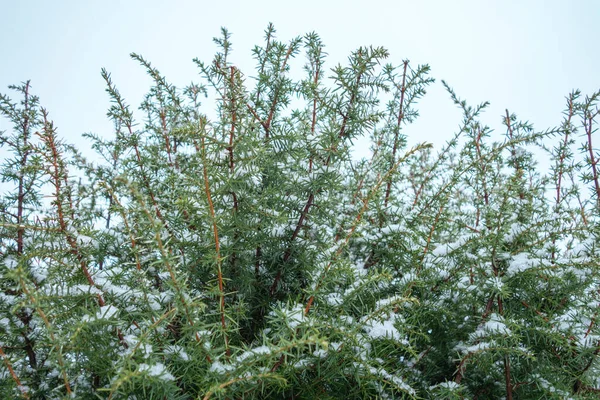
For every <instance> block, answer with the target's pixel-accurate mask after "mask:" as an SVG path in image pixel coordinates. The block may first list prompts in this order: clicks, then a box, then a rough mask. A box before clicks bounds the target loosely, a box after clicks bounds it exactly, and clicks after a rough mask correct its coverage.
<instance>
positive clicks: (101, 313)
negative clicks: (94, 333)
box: [96, 305, 119, 319]
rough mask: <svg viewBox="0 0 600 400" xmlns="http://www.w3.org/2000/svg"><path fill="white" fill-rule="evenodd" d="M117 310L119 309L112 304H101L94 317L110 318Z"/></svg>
mask: <svg viewBox="0 0 600 400" xmlns="http://www.w3.org/2000/svg"><path fill="white" fill-rule="evenodd" d="M118 312H119V309H118V308H117V307H115V306H113V305H108V306H102V307H100V310H98V312H97V313H96V318H98V319H102V318H104V319H110V318H112V317H114V316H115V314H117V313H118Z"/></svg>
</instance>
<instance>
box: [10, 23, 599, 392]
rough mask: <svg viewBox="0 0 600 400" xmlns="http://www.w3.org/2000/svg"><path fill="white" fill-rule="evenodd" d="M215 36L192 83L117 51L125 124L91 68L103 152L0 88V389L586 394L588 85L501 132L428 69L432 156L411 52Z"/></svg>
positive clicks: (592, 240)
mask: <svg viewBox="0 0 600 400" xmlns="http://www.w3.org/2000/svg"><path fill="white" fill-rule="evenodd" d="M215 43H216V45H217V46H218V52H217V54H216V56H215V58H214V59H213V60H211V61H209V62H202V61H200V60H194V62H195V63H196V64H197V66H198V68H199V71H200V75H201V78H202V84H194V83H192V84H190V85H189V86H188V87H186V88H184V89H180V88H177V87H175V86H173V85H172V84H170V83H169V82H168V81H167V80H166V78H165V77H164V76H163V75H161V73H160V72H159V71H158V70H157V69H156V68H155V67H154V66H153V65H151V64H150V62H148V61H147V60H145V59H144V58H142V56H140V55H137V54H132V55H131V56H132V58H133V59H134V60H135V61H136V62H138V63H140V64H141V66H142V67H143V68H144V69H145V70H146V72H147V73H148V74H149V76H150V77H151V78H152V80H153V86H152V87H151V88H150V90H149V92H148V94H147V96H146V97H145V99H144V101H143V102H142V104H141V106H140V108H139V111H140V112H139V113H136V114H139V115H138V116H137V117H136V116H134V112H133V110H132V108H131V106H130V105H129V104H128V103H127V102H126V100H125V99H124V98H123V97H122V96H121V94H120V93H119V91H118V89H117V85H116V83H115V82H113V80H112V78H111V76H110V74H109V73H108V72H107V71H105V70H102V77H103V78H104V80H105V81H106V92H107V94H108V98H109V99H110V102H111V105H110V108H109V110H108V117H109V118H110V119H111V120H112V121H113V122H114V127H115V132H114V136H112V137H111V138H108V137H98V136H94V135H91V134H90V135H87V136H88V138H89V140H90V143H91V148H92V149H93V151H95V153H96V156H95V158H94V161H90V160H91V159H88V158H86V157H89V156H90V154H91V153H89V152H88V153H86V154H83V153H80V152H78V151H77V150H76V149H74V148H73V147H72V146H69V145H67V144H66V143H65V142H64V141H62V140H61V139H60V138H59V136H58V134H57V132H56V129H55V127H54V125H53V123H52V121H51V120H50V117H49V114H48V112H47V111H46V110H44V109H43V108H42V107H41V106H40V103H39V100H38V98H37V97H35V96H34V95H32V94H31V87H30V85H29V82H27V83H24V84H22V85H20V86H11V87H10V89H11V90H12V91H13V92H16V94H17V96H18V99H19V100H17V101H13V100H11V99H10V98H9V97H8V96H6V95H1V97H0V112H1V113H2V115H3V117H5V118H6V119H7V120H9V121H10V122H11V123H12V125H13V128H12V129H11V130H10V131H9V132H3V133H2V134H1V135H0V143H1V144H2V146H3V149H2V151H3V153H2V154H3V155H4V158H3V160H2V165H1V170H0V176H1V177H2V181H3V188H5V189H6V190H4V192H3V194H2V196H1V198H0V209H1V216H0V356H1V358H2V364H1V367H0V376H1V377H2V379H1V380H0V398H6V399H8V398H28V399H60V398H67V397H69V398H82V399H96V398H109V399H120V398H126V399H216V398H223V399H225V398H227V399H234V398H235V399H242V398H244V399H250V398H271V399H281V398H286V399H315V398H319V399H327V398H332V399H333V398H339V399H364V398H407V399H409V398H414V399H422V398H432V399H433V398H435V399H487V398H489V399H498V398H506V399H515V398H519V399H540V398H546V399H551V398H556V399H563V398H573V399H595V398H597V396H598V393H599V392H600V361H599V359H600V356H599V354H598V353H599V352H600V327H599V324H598V319H599V318H600V316H599V315H598V311H599V304H600V292H599V282H600V277H599V267H598V266H599V265H600V248H599V246H600V242H599V235H600V218H599V217H600V214H599V211H600V208H599V199H600V186H599V178H598V166H597V160H598V156H599V154H598V152H597V150H596V148H595V147H594V146H593V139H594V135H595V134H596V131H597V128H596V127H597V126H598V114H599V111H598V99H599V96H600V92H597V93H594V94H592V95H591V96H587V97H585V96H583V95H582V94H580V93H579V92H578V91H575V92H573V93H571V94H570V95H569V96H568V97H567V104H566V108H565V113H564V116H563V119H562V122H561V123H560V125H559V126H558V127H557V128H554V129H550V130H546V131H538V130H535V129H534V128H533V127H532V126H531V125H530V124H528V123H527V122H522V121H520V120H519V119H518V118H517V116H516V115H514V114H512V113H510V112H509V111H506V114H505V115H503V116H502V117H501V120H500V121H499V122H501V123H502V124H503V125H504V127H503V128H502V130H503V131H505V132H506V135H505V136H504V137H497V138H495V140H493V139H492V129H491V128H490V127H488V126H485V125H483V124H482V122H481V121H480V116H481V113H483V112H484V111H485V109H486V107H487V103H484V104H481V105H477V106H471V105H468V104H467V103H466V102H465V101H463V100H461V99H460V98H459V97H458V95H457V94H455V93H454V92H453V90H452V89H451V88H450V87H449V86H448V85H446V84H445V83H444V84H445V85H446V88H447V90H448V93H449V95H450V98H451V100H452V101H453V102H454V103H455V104H456V106H457V107H458V108H460V109H461V110H462V113H463V120H462V122H461V124H460V128H459V130H458V132H456V135H455V136H454V138H453V139H452V140H451V141H449V142H448V143H447V144H446V146H445V147H443V148H442V149H440V150H439V151H437V152H436V151H434V150H433V149H432V147H431V146H430V145H429V144H426V143H423V144H420V145H417V146H415V147H413V148H408V147H407V140H406V135H407V134H408V133H409V132H410V125H411V123H413V122H414V121H415V120H416V118H418V111H417V103H418V101H419V99H420V98H422V96H424V95H425V93H426V89H427V87H428V85H430V84H431V83H432V82H433V79H432V78H431V77H430V75H429V67H428V66H427V65H419V66H415V65H413V64H411V63H409V61H404V62H402V63H400V64H399V65H392V64H386V62H387V61H386V60H387V58H388V52H387V51H386V50H385V49H384V48H381V47H361V48H359V49H358V50H356V51H355V52H353V53H352V54H351V55H350V57H349V58H348V61H347V63H346V64H344V65H338V66H335V67H333V68H329V67H326V66H325V59H326V55H327V54H326V52H325V48H324V45H323V44H322V43H321V40H320V38H319V37H318V36H317V35H316V34H312V33H311V34H308V35H306V36H304V37H298V38H294V39H292V40H290V41H288V42H281V41H279V40H278V39H277V38H276V36H275V29H274V28H273V27H272V26H269V27H268V28H267V30H266V37H265V44H264V45H263V46H262V47H260V46H257V47H255V48H254V50H253V55H254V58H255V60H256V64H257V66H256V71H254V72H253V73H251V74H245V73H244V72H243V71H240V70H239V69H238V68H237V67H236V66H235V65H234V64H232V63H231V62H230V59H229V54H230V52H231V42H230V35H229V33H228V32H227V31H226V30H223V32H222V36H221V37H220V38H218V39H215ZM301 63H304V68H303V70H299V69H298V70H296V69H295V68H292V66H298V65H301ZM202 102H204V103H208V106H205V105H203V104H202ZM136 118H137V119H136ZM361 137H368V138H370V139H371V146H372V147H371V150H372V157H371V158H370V159H368V160H358V161H357V160H355V159H354V158H353V157H352V149H353V145H354V143H355V142H356V140H357V139H359V138H361ZM578 144H581V147H579V148H578V147H577V145H578ZM540 157H543V158H544V161H545V162H546V163H547V164H548V165H549V166H550V168H549V169H548V170H547V171H546V170H543V169H542V168H541V167H540V166H539V165H538V164H537V162H536V159H539V158H540Z"/></svg>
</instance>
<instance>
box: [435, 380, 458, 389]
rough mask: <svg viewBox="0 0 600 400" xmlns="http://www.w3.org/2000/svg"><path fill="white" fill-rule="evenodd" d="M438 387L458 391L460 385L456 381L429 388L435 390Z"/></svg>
mask: <svg viewBox="0 0 600 400" xmlns="http://www.w3.org/2000/svg"><path fill="white" fill-rule="evenodd" d="M438 387H441V388H445V389H450V390H455V389H458V388H459V387H460V385H459V384H458V383H456V382H454V381H447V382H442V383H438V384H437V385H433V386H429V390H433V389H435V388H438Z"/></svg>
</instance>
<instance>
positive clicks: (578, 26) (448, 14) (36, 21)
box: [0, 0, 600, 148]
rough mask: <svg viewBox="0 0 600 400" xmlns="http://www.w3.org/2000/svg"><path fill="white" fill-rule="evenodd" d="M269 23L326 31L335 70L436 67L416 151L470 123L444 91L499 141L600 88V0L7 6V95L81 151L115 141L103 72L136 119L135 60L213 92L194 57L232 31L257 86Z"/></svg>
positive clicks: (295, 30) (240, 61)
mask: <svg viewBox="0 0 600 400" xmlns="http://www.w3.org/2000/svg"><path fill="white" fill-rule="evenodd" d="M269 22H273V23H274V25H275V28H276V29H277V31H278V33H277V35H278V38H279V39H280V40H285V41H287V40H288V39H291V38H292V37H295V36H298V35H304V34H305V33H308V32H311V31H315V32H317V33H318V34H319V35H320V36H321V38H322V40H323V42H324V44H325V45H326V51H327V52H328V53H329V59H328V60H329V61H328V62H327V65H326V66H327V67H328V68H331V67H333V66H334V65H335V64H337V63H338V62H342V63H343V62H345V61H346V57H347V56H348V55H349V53H350V52H351V51H352V50H354V49H356V48H358V47H359V46H364V45H381V46H384V47H386V48H387V49H388V50H389V52H390V58H389V59H388V61H389V62H391V63H393V64H400V63H401V62H402V60H404V59H409V60H410V61H411V63H413V65H415V66H416V64H423V63H427V64H429V65H430V66H431V75H432V76H433V77H434V78H436V80H437V82H436V83H435V84H434V85H433V86H432V87H430V89H429V91H428V94H427V95H426V96H425V98H424V99H423V100H422V101H421V103H420V104H421V105H420V107H419V109H420V112H421V117H420V119H419V121H418V123H416V124H414V125H412V126H410V127H409V128H408V129H406V130H405V134H407V135H408V136H409V140H410V141H411V142H413V143H414V142H416V141H422V140H426V141H431V142H433V143H434V144H436V145H437V146H438V147H439V145H440V144H442V143H443V142H444V141H445V140H446V139H448V138H450V137H451V136H452V134H453V133H454V132H456V130H457V127H458V126H459V124H460V121H461V117H460V112H459V111H458V110H457V109H456V108H455V106H454V105H453V104H452V103H451V101H450V99H449V96H448V94H447V93H446V92H445V91H444V89H443V87H442V85H441V79H444V80H446V81H447V82H448V83H449V84H450V86H452V87H453V88H454V89H455V91H456V92H457V94H458V95H459V96H460V97H461V98H464V99H466V100H467V101H468V102H469V103H470V104H473V105H474V104H477V103H480V102H483V101H486V100H487V101H490V102H491V107H490V109H489V110H488V111H487V112H486V114H485V116H484V118H483V121H484V122H485V123H487V124H489V125H490V126H491V127H493V128H495V129H496V133H497V134H498V135H502V134H504V129H503V127H502V125H501V115H502V114H504V109H505V108H508V109H509V110H510V111H511V112H515V113H516V114H517V115H518V116H519V117H520V118H521V119H523V120H529V121H530V122H532V123H534V125H535V127H536V128H537V129H539V130H543V129H545V128H548V127H551V126H555V125H557V124H559V123H560V120H561V118H562V116H561V111H562V110H563V108H564V105H565V99H564V97H565V96H566V95H567V94H568V93H569V92H570V91H571V90H572V89H574V88H579V89H581V90H582V92H583V93H584V94H591V93H592V92H593V91H596V90H598V89H600V74H599V71H600V70H599V67H600V52H599V50H598V48H599V47H600V46H599V45H598V38H600V1H598V0H589V1H583V0H582V1H577V0H572V1H569V0H564V1H555V0H545V1H540V0H535V1H533V0H520V1H518V0H516V1H513V0H502V1H483V0H480V1H466V0H465V1H456V0H453V1H450V0H448V1H442V0H440V1H417V0H412V1H405V0H396V1H379V0H369V1H350V0H347V1H327V0H320V1H313V0H305V1H294V2H289V1H283V0H280V1H260V0H252V1H236V0H230V1H210V2H209V1H169V2H167V1H162V2H159V1H151V0H144V1H109V0H107V1H31V0H30V1H25V0H24V1H9V0H0V56H1V57H2V59H1V62H0V92H2V93H5V94H9V95H10V96H11V98H13V99H15V95H14V94H13V93H10V92H8V89H7V86H8V85H9V84H17V83H19V82H22V81H25V80H27V79H31V84H32V87H33V93H34V94H36V95H39V96H40V99H41V103H42V105H43V106H44V107H46V108H47V109H48V110H49V112H50V116H51V118H52V119H53V120H54V122H55V124H56V126H57V127H58V133H59V135H61V136H62V137H64V138H65V139H66V140H67V141H69V142H71V143H75V144H77V145H78V147H80V148H81V147H83V146H84V143H85V142H83V141H82V139H81V138H80V135H81V133H83V132H94V133H97V134H99V135H106V136H108V135H112V124H111V123H110V122H109V121H108V119H107V118H106V110H107V108H108V106H109V98H108V95H107V94H106V93H105V92H104V88H105V86H104V81H103V80H102V78H101V76H100V69H101V68H102V67H104V68H106V69H107V70H108V71H109V72H111V74H112V77H113V80H114V82H115V84H116V85H117V87H118V89H119V90H120V91H121V93H122V94H123V95H124V96H125V98H126V100H127V101H128V103H129V104H131V105H133V106H134V107H135V108H137V106H138V105H139V102H140V100H141V99H142V96H143V94H145V92H146V90H147V89H148V88H149V86H150V80H149V78H148V77H147V76H146V75H145V72H144V70H143V68H142V67H141V66H139V65H138V64H137V63H136V62H135V61H133V60H131V59H130V58H129V53H131V52H136V53H138V54H141V55H142V56H143V57H144V58H146V59H147V60H149V61H151V62H152V64H153V65H154V66H155V67H157V68H158V69H159V70H160V71H161V73H162V74H164V75H166V77H167V79H168V80H169V81H170V82H172V83H174V84H175V85H177V86H178V87H183V86H184V85H186V84H188V83H190V82H191V81H195V82H199V81H200V77H199V75H198V69H197V67H196V66H195V65H194V63H193V62H192V58H194V57H198V58H200V59H201V60H205V61H210V60H211V59H212V56H213V54H214V51H215V50H216V47H215V45H214V44H213V42H212V38H213V37H214V36H218V35H219V34H220V27H221V26H224V27H226V28H227V29H228V30H229V31H230V32H231V33H232V34H233V37H232V42H233V54H232V58H231V60H232V61H233V62H234V63H236V64H237V65H238V66H239V67H240V68H241V69H242V71H243V72H245V74H246V75H247V76H251V75H253V72H254V70H253V67H254V65H255V62H254V60H253V59H252V56H251V49H252V47H253V46H254V45H255V44H262V43H263V36H264V30H265V28H266V27H267V24H268V23H269ZM137 116H138V117H139V118H142V117H143V115H142V114H141V113H139V114H137ZM7 128H9V126H8V124H7V123H6V121H4V120H1V121H0V130H2V129H7Z"/></svg>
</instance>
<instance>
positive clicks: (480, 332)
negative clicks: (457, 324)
mask: <svg viewBox="0 0 600 400" xmlns="http://www.w3.org/2000/svg"><path fill="white" fill-rule="evenodd" d="M490 333H493V334H501V335H510V334H512V332H511V330H510V329H509V328H508V327H507V326H506V324H505V323H504V317H502V316H501V315H498V314H496V313H493V314H491V315H490V316H489V319H488V320H487V321H486V322H485V323H484V324H482V325H481V326H479V327H478V328H477V330H476V331H475V332H473V333H472V334H471V336H470V338H471V340H475V339H477V338H481V337H486V336H487V335H488V334H490Z"/></svg>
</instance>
